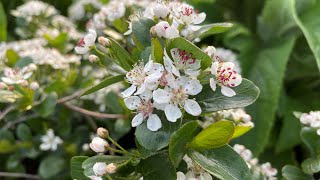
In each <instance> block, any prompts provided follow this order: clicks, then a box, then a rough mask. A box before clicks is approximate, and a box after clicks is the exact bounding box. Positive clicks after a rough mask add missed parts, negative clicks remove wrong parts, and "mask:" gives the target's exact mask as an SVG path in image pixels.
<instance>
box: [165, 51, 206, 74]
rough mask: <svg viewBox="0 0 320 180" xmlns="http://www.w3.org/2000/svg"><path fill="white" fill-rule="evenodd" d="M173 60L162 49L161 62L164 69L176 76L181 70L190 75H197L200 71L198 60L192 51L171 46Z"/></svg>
mask: <svg viewBox="0 0 320 180" xmlns="http://www.w3.org/2000/svg"><path fill="white" fill-rule="evenodd" d="M170 53H171V56H172V58H173V61H172V60H171V59H170V57H169V55H168V54H167V52H166V50H164V57H163V62H164V66H165V68H166V70H167V71H168V72H170V73H172V74H174V75H176V76H178V77H180V76H181V72H182V73H184V74H185V75H188V76H191V77H197V76H198V75H199V72H200V70H199V69H200V67H201V65H200V60H198V59H196V58H194V57H193V55H192V53H190V52H186V51H185V50H182V49H178V48H173V49H171V50H170Z"/></svg>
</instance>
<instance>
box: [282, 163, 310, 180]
mask: <svg viewBox="0 0 320 180" xmlns="http://www.w3.org/2000/svg"><path fill="white" fill-rule="evenodd" d="M282 176H283V177H284V178H285V179H286V180H308V179H309V180H312V179H313V178H312V177H311V176H310V175H307V174H305V173H303V172H302V170H301V169H300V168H298V167H296V166H292V165H286V166H284V167H283V168H282Z"/></svg>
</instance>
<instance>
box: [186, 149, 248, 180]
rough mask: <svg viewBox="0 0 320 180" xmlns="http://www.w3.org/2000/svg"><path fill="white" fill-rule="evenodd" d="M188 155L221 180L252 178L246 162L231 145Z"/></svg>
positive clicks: (246, 179) (191, 152)
mask: <svg viewBox="0 0 320 180" xmlns="http://www.w3.org/2000/svg"><path fill="white" fill-rule="evenodd" d="M188 155H189V157H191V159H192V160H194V161H195V162H196V163H197V164H198V165H199V166H201V167H202V168H204V169H205V170H206V171H207V172H209V173H210V174H212V175H214V176H215V177H217V178H219V179H228V180H239V179H241V180H249V179H250V177H251V176H250V170H249V168H248V166H247V164H246V162H245V161H244V160H243V159H242V157H241V156H240V155H239V154H238V153H237V152H235V151H234V150H233V149H232V147H230V146H229V145H225V146H223V147H220V148H216V149H210V150H205V151H194V150H190V151H189V152H188Z"/></svg>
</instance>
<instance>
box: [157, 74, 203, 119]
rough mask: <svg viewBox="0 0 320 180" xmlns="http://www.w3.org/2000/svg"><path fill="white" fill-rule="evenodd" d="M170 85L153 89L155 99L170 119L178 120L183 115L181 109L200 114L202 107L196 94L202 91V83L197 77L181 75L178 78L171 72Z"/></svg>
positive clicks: (195, 114)
mask: <svg viewBox="0 0 320 180" xmlns="http://www.w3.org/2000/svg"><path fill="white" fill-rule="evenodd" d="M166 79H167V81H168V86H166V87H165V88H164V89H157V90H155V91H153V99H154V101H155V102H156V103H158V104H159V105H160V106H158V107H162V110H164V112H165V115H166V117H167V119H168V121H171V122H176V121H177V119H178V118H180V117H181V116H182V112H181V110H180V109H184V110H185V111H186V112H187V113H188V114H191V115H193V116H199V115H200V114H201V112H202V110H201V107H200V106H199V104H198V103H197V101H195V100H194V99H189V96H194V95H197V94H199V93H200V92H201V91H202V85H201V84H200V81H199V80H197V79H191V78H188V77H185V76H181V77H179V78H177V79H175V78H174V77H173V75H171V77H170V74H169V76H167V78H166Z"/></svg>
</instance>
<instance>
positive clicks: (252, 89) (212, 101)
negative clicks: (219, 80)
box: [195, 79, 260, 113]
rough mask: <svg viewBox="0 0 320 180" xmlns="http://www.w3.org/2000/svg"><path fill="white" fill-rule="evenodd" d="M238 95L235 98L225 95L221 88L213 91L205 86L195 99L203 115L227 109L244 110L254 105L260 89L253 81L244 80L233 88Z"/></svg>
mask: <svg viewBox="0 0 320 180" xmlns="http://www.w3.org/2000/svg"><path fill="white" fill-rule="evenodd" d="M233 90H234V91H235V92H236V93H237V95H235V96H234V97H227V96H225V95H223V94H222V93H221V91H220V88H217V90H216V91H212V89H211V87H210V86H209V85H204V87H203V90H202V91H201V93H200V94H198V95H197V96H196V97H195V98H196V99H197V101H198V103H199V105H200V106H201V109H202V112H203V113H210V112H216V111H220V110H226V109H234V108H242V107H246V106H248V105H250V104H252V103H253V102H254V101H255V100H256V99H257V98H258V96H259V93H260V91H259V88H258V87H257V86H255V85H254V84H253V83H252V82H251V81H249V80H247V79H243V80H242V83H241V84H240V85H239V86H237V87H235V88H233Z"/></svg>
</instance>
